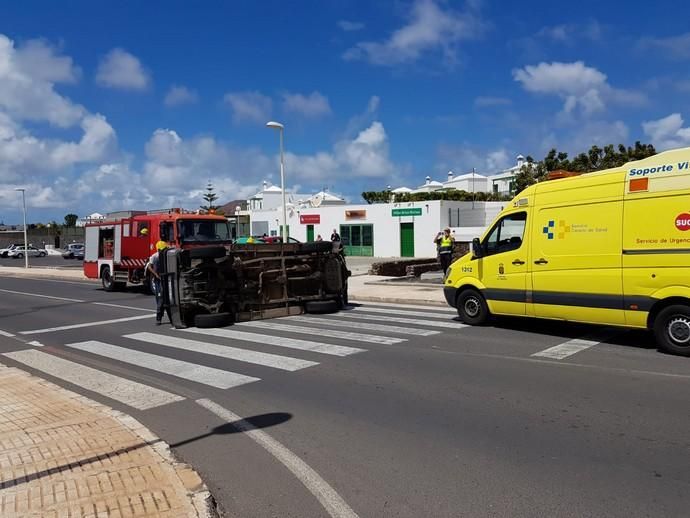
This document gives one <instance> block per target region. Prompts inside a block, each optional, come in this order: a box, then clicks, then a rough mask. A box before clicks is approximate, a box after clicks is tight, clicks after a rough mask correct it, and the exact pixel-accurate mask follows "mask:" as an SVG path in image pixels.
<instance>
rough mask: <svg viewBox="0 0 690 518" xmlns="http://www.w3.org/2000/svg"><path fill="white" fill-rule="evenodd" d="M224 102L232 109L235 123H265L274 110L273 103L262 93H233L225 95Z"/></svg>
mask: <svg viewBox="0 0 690 518" xmlns="http://www.w3.org/2000/svg"><path fill="white" fill-rule="evenodd" d="M223 100H224V101H225V103H226V104H228V105H229V106H230V107H231V108H232V115H233V120H234V121H235V122H243V121H249V122H256V123H259V124H261V123H265V122H268V120H269V119H270V117H271V111H272V110H273V101H271V98H270V97H267V96H265V95H263V94H262V93H261V92H256V91H254V92H231V93H227V94H225V97H224V98H223Z"/></svg>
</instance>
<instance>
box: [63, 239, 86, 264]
mask: <svg viewBox="0 0 690 518" xmlns="http://www.w3.org/2000/svg"><path fill="white" fill-rule="evenodd" d="M62 258H63V259H81V260H82V261H83V260H84V243H70V244H69V245H67V249H66V250H65V251H64V252H63V253H62Z"/></svg>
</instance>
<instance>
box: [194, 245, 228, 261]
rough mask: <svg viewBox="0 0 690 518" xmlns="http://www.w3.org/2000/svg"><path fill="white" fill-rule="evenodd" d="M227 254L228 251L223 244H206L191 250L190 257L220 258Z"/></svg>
mask: <svg viewBox="0 0 690 518" xmlns="http://www.w3.org/2000/svg"><path fill="white" fill-rule="evenodd" d="M227 254H228V252H227V250H225V247H223V246H206V247H203V248H192V249H191V250H189V257H190V258H192V259H220V258H221V257H225V256H226V255H227Z"/></svg>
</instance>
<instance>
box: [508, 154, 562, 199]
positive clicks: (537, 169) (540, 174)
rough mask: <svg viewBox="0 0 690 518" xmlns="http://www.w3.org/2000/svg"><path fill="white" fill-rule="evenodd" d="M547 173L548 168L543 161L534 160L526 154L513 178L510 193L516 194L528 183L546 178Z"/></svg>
mask: <svg viewBox="0 0 690 518" xmlns="http://www.w3.org/2000/svg"><path fill="white" fill-rule="evenodd" d="M552 151H555V150H552ZM547 174H548V170H547V169H546V166H545V165H544V162H535V161H534V158H532V157H531V156H528V157H527V158H526V159H525V163H524V164H523V166H522V167H521V168H520V170H519V171H518V173H517V174H516V175H515V179H514V180H513V181H514V182H515V185H514V189H515V192H514V193H511V194H518V193H519V192H522V191H523V190H525V189H527V187H529V186H530V185H532V184H535V183H537V182H541V181H542V180H543V179H544V178H546V175H547Z"/></svg>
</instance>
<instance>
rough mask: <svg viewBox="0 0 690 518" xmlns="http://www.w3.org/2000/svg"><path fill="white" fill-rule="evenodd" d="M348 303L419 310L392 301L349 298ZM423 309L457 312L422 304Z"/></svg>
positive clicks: (412, 306) (416, 307) (413, 306)
mask: <svg viewBox="0 0 690 518" xmlns="http://www.w3.org/2000/svg"><path fill="white" fill-rule="evenodd" d="M349 302H350V304H361V305H362V306H380V307H384V308H400V309H411V310H419V309H420V306H415V305H413V304H394V303H392V302H369V301H364V300H363V301H358V300H352V299H350V300H349ZM422 307H423V308H424V311H436V312H438V313H451V314H453V315H457V314H458V312H457V310H455V309H451V308H444V307H442V306H427V305H423V306H422Z"/></svg>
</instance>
